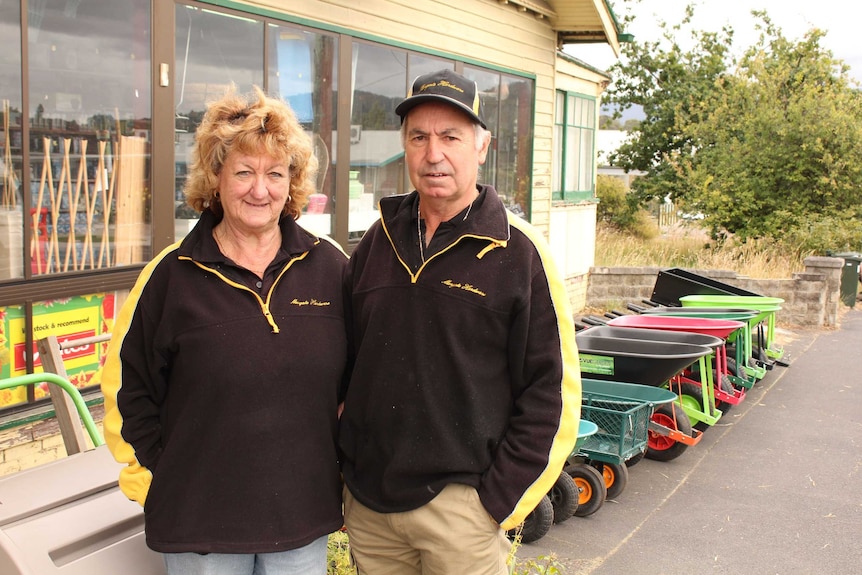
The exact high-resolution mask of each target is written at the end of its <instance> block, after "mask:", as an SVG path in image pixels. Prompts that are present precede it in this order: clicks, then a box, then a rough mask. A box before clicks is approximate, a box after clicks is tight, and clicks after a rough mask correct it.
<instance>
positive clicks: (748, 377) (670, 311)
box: [639, 306, 766, 389]
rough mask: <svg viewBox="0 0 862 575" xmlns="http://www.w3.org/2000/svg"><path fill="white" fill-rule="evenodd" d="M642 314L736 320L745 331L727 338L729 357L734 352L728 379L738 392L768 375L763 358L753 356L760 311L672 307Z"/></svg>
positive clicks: (658, 308) (644, 310)
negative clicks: (754, 323) (753, 333)
mask: <svg viewBox="0 0 862 575" xmlns="http://www.w3.org/2000/svg"><path fill="white" fill-rule="evenodd" d="M639 313H641V314H643V315H658V316H671V317H699V318H711V319H732V320H735V321H741V322H742V323H743V324H745V327H743V328H742V329H741V330H738V331H735V332H733V333H731V334H730V335H729V336H728V337H727V345H726V351H727V353H726V355H729V354H730V351H731V349H732V350H733V359H730V357H728V359H727V378H728V379H729V380H730V383H731V384H732V385H733V386H734V387H735V388H737V389H751V388H752V387H753V386H754V384H755V383H756V382H757V380H759V379H762V378H763V377H764V376H765V375H766V368H765V366H764V365H763V364H762V363H761V362H760V360H759V359H755V358H753V357H752V350H751V341H752V338H751V320H752V319H753V318H754V317H755V316H757V315H758V314H759V313H760V312H758V311H757V310H753V309H744V308H731V307H728V308H721V307H692V306H687V307H668V306H659V307H652V308H645V309H643V310H642V311H640V312H639Z"/></svg>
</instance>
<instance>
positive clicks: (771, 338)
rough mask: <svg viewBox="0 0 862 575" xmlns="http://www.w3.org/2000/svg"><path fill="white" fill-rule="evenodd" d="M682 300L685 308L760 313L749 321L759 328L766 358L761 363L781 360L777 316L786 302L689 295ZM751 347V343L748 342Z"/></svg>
mask: <svg viewBox="0 0 862 575" xmlns="http://www.w3.org/2000/svg"><path fill="white" fill-rule="evenodd" d="M679 299H680V303H682V306H683V307H722V308H724V307H744V308H748V309H753V310H756V311H757V312H758V314H757V315H756V316H754V317H753V318H751V319H750V320H749V324H750V326H751V327H752V329H754V328H755V327H756V326H760V327H758V334H759V337H758V344H759V346H758V347H759V350H760V351H763V352H764V354H765V357H763V358H760V359H761V361H764V362H767V361H769V360H776V359H781V358H782V357H783V356H784V350H783V349H782V348H781V347H779V346H778V345H776V343H775V314H776V313H777V312H778V311H780V310H781V304H783V303H784V300H783V299H782V298H780V297H766V296H753V295H687V296H683V297H681V298H679ZM764 321H765V322H766V330H765V332H764V330H763V329H762V326H761V323H762V322H764ZM747 343H748V345H749V346H750V345H751V342H750V341H749V342H747Z"/></svg>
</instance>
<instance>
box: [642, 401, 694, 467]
mask: <svg viewBox="0 0 862 575" xmlns="http://www.w3.org/2000/svg"><path fill="white" fill-rule="evenodd" d="M651 420H652V421H654V422H656V423H658V424H659V425H663V426H664V427H668V428H670V429H676V430H677V431H679V432H680V433H682V434H683V435H688V436H691V420H689V418H688V415H686V413H685V412H684V411H683V410H682V408H681V407H680V406H679V404H678V403H677V402H675V401H673V402H671V403H665V404H663V405H660V406H658V407H656V409H655V411H654V412H653V414H652V418H651ZM686 449H688V445H686V444H685V443H682V442H679V441H675V440H673V439H671V438H670V437H667V436H665V435H660V434H658V433H656V432H653V431H650V432H649V440H648V441H647V451H646V456H647V457H648V458H649V459H652V460H655V461H670V460H672V459H676V458H677V457H679V456H680V455H682V454H683V453H684V452H685V450H686Z"/></svg>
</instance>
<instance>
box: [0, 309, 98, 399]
mask: <svg viewBox="0 0 862 575" xmlns="http://www.w3.org/2000/svg"><path fill="white" fill-rule="evenodd" d="M113 324H114V294H94V295H88V296H78V297H72V298H66V299H58V300H52V301H47V302H40V303H36V304H33V337H32V340H31V342H32V343H31V345H30V346H29V353H28V345H27V338H26V325H25V317H24V307H23V306H9V307H5V308H0V378H7V377H15V376H18V375H24V374H26V373H27V358H28V355H29V356H30V357H32V358H33V371H34V372H35V373H40V372H41V371H42V362H41V359H40V358H39V353H38V351H37V349H36V340H38V339H41V338H44V337H47V336H49V335H53V336H56V337H57V339H58V341H60V343H63V342H68V341H71V340H78V339H81V338H85V337H93V336H96V335H102V334H106V333H110V332H111V329H112V328H113ZM106 350H107V342H103V343H90V344H87V345H78V346H75V345H73V346H71V347H69V348H67V349H64V350H62V357H63V366H64V367H65V369H66V373H67V375H68V377H69V381H70V382H71V383H72V384H73V385H75V387H78V388H82V387H87V385H88V384H89V381H90V378H91V377H92V376H93V373H95V372H96V370H97V369H98V368H99V366H101V364H102V362H103V361H104V357H105V352H106ZM46 395H47V385H46V384H42V385H41V386H37V387H36V388H35V390H34V394H33V399H40V398H42V397H45V396H46ZM26 401H27V388H26V387H24V386H21V387H16V388H12V389H7V390H0V408H3V407H8V406H10V405H16V404H19V403H25V402H26Z"/></svg>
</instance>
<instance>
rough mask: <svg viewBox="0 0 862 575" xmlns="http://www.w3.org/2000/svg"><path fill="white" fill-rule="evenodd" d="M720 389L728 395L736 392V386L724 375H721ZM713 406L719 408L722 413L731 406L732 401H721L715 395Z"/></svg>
mask: <svg viewBox="0 0 862 575" xmlns="http://www.w3.org/2000/svg"><path fill="white" fill-rule="evenodd" d="M720 385H721V391H723V392H724V393H727V394H729V395H733V394H734V393H735V392H736V388H735V387H733V383H731V381H730V379H728V377H727V376H726V375H722V376H721V382H720ZM715 407H717V408H718V409H720V410H721V412H722V413H727V412H728V411H730V409H731V408H732V407H733V404H732V403H729V402H727V401H721V400H720V399H718V398H717V397H716V398H715Z"/></svg>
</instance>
